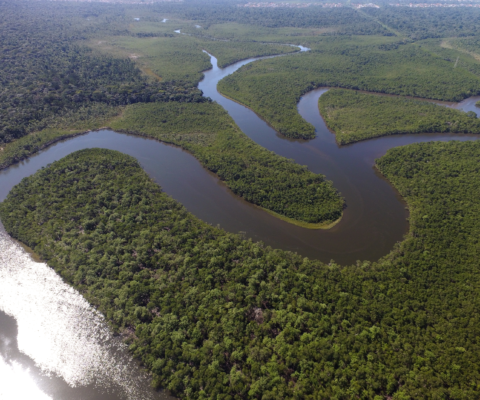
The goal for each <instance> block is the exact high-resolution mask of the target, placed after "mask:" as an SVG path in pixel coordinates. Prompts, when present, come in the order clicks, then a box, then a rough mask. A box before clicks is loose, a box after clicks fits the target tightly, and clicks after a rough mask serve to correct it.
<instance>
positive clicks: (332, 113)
mask: <svg viewBox="0 0 480 400" xmlns="http://www.w3.org/2000/svg"><path fill="white" fill-rule="evenodd" d="M318 105H319V109H320V114H321V115H322V116H323V118H324V120H325V122H326V124H327V126H328V127H329V128H330V129H331V130H333V131H334V132H335V136H336V139H337V142H338V143H339V144H348V143H354V142H357V141H359V140H365V139H370V138H374V137H378V136H386V135H395V134H400V133H426V132H438V133H445V132H451V133H480V120H478V119H477V118H476V117H477V116H476V114H475V113H474V112H470V113H464V112H462V111H459V110H454V109H451V108H447V107H444V106H439V105H436V104H434V103H428V102H426V101H419V100H413V99H408V98H404V97H392V96H380V95H375V94H366V93H359V92H354V91H352V90H344V89H330V90H329V91H328V92H326V93H324V94H323V95H322V96H320V99H319V101H318Z"/></svg>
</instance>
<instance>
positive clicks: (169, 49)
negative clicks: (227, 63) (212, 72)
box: [94, 28, 211, 85]
mask: <svg viewBox="0 0 480 400" xmlns="http://www.w3.org/2000/svg"><path fill="white" fill-rule="evenodd" d="M172 29H173V28H172ZM94 43H95V42H94ZM100 43H101V44H100V45H99V46H96V47H98V48H99V49H100V50H104V51H107V52H109V50H110V49H109V48H108V47H107V46H111V47H113V49H112V50H113V52H115V50H117V51H118V50H122V51H123V54H124V55H125V56H130V57H136V58H135V61H136V63H137V64H138V65H140V66H141V67H147V68H149V69H151V70H152V71H153V72H154V73H155V74H156V75H158V76H159V77H160V78H161V79H162V80H163V81H166V82H171V81H174V82H175V83H176V84H188V85H196V84H197V83H198V81H200V79H202V76H203V75H202V71H205V70H207V69H209V68H210V67H211V64H210V57H208V55H207V54H205V53H203V52H202V49H201V47H200V46H199V45H198V40H196V39H195V38H193V37H189V36H184V35H179V34H175V37H149V38H138V37H131V36H117V37H115V38H113V39H111V40H107V41H106V42H104V41H103V40H102V41H100Z"/></svg>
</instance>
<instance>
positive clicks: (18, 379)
mask: <svg viewBox="0 0 480 400" xmlns="http://www.w3.org/2000/svg"><path fill="white" fill-rule="evenodd" d="M0 229H1V230H0V310H1V312H0V326H1V329H0V380H1V382H2V383H1V384H0V399H5V400H7V399H12V400H13V399H35V400H36V399H55V400H60V399H61V400H76V399H78V400H80V399H105V400H113V399H126V400H127V399H128V400H137V399H146V400H154V399H166V398H167V397H166V396H165V395H163V394H161V393H156V392H154V391H153V390H152V389H150V388H149V378H148V376H147V374H145V373H144V372H143V371H142V370H141V369H140V368H139V366H138V365H137V364H136V363H135V362H134V361H133V360H132V359H131V357H130V355H129V354H128V352H127V348H126V345H124V344H123V343H122V341H121V340H120V338H118V337H114V336H113V335H112V333H111V331H110V329H109V328H108V326H107V325H106V323H105V319H104V317H103V316H102V315H101V314H100V313H99V312H97V311H96V310H95V309H94V308H93V307H92V306H90V305H89V304H88V303H87V301H86V300H85V299H84V298H83V296H82V295H81V294H80V293H78V292H77V291H76V290H75V289H73V288H72V287H71V286H69V285H67V284H66V283H64V282H63V281H62V279H61V278H60V277H59V276H58V275H57V274H56V273H55V271H53V270H52V269H51V268H50V267H49V266H48V265H47V264H44V263H37V262H34V261H32V259H31V257H30V255H29V254H27V253H26V252H25V250H23V248H22V247H21V246H20V245H19V244H17V243H16V242H14V241H13V240H12V239H11V238H10V236H9V235H7V234H6V233H5V232H4V231H3V227H1V226H0ZM7 378H8V379H7Z"/></svg>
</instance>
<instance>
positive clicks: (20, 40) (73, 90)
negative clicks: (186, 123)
mask: <svg viewBox="0 0 480 400" xmlns="http://www.w3.org/2000/svg"><path fill="white" fill-rule="evenodd" d="M30 4H32V3H29V6H28V8H27V7H25V8H23V7H21V3H17V2H7V3H5V2H4V3H2V4H0V12H1V13H2V17H3V19H2V24H1V29H0V145H1V144H4V143H8V142H10V141H12V140H14V139H17V138H19V137H21V136H24V135H25V134H27V133H29V132H33V131H37V130H41V129H44V128H46V127H47V126H48V125H49V122H50V121H51V120H52V118H53V119H54V118H56V117H60V118H62V117H63V116H64V115H66V114H68V113H70V112H71V110H78V109H79V108H82V107H84V106H85V105H92V104H94V103H102V104H107V105H110V106H118V105H126V104H131V103H137V102H157V101H160V102H165V101H171V100H175V101H206V100H207V99H205V98H203V97H202V96H201V93H200V92H199V91H198V89H196V88H193V87H192V86H186V87H180V88H179V87H177V86H173V85H171V84H167V83H161V82H157V81H154V80H149V79H147V78H146V77H145V76H144V75H142V73H141V71H140V70H139V69H138V68H136V67H135V64H134V62H133V61H131V60H129V59H118V58H114V57H109V56H99V55H94V54H92V51H91V50H90V49H88V48H86V47H80V46H77V45H75V44H73V41H74V40H78V39H80V38H83V34H84V33H83V31H82V30H81V29H78V28H75V25H74V24H75V22H76V21H77V19H79V18H80V19H82V18H81V17H79V16H77V15H70V14H68V15H64V14H62V10H63V7H60V8H59V10H58V11H56V9H55V8H53V9H52V8H50V7H47V9H48V11H50V12H52V13H53V15H49V16H48V17H46V18H45V19H43V18H42V17H44V16H45V13H46V11H45V10H42V9H41V7H40V6H35V5H34V6H31V5H30ZM55 17H57V18H58V19H60V21H57V20H56V19H55ZM71 25H73V27H70V26H71ZM84 29H87V28H86V27H85V28H84Z"/></svg>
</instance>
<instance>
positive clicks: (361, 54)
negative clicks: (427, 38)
mask: <svg viewBox="0 0 480 400" xmlns="http://www.w3.org/2000/svg"><path fill="white" fill-rule="evenodd" d="M369 40H370V41H371V42H372V43H369V42H368V41H367V40H364V39H362V40H359V39H356V38H324V39H323V40H322V41H320V42H318V41H317V43H316V45H315V49H313V50H312V51H311V52H308V53H303V54H301V55H295V56H285V57H279V58H275V59H269V60H263V61H258V62H255V63H253V64H248V65H245V66H244V67H242V68H241V69H239V70H238V71H237V72H236V73H234V74H232V75H230V76H228V77H226V78H224V79H223V80H222V81H220V83H219V85H218V88H219V90H220V91H221V92H222V93H223V94H225V95H227V96H229V97H231V98H233V99H235V100H237V101H239V102H241V103H243V104H245V105H247V106H249V107H251V108H252V109H253V110H254V111H255V112H257V113H258V114H259V115H260V116H262V117H263V118H264V119H265V120H266V121H267V122H269V123H270V124H271V125H272V126H273V127H274V128H275V129H276V130H277V131H278V132H280V133H281V134H283V135H285V136H287V137H291V138H305V139H308V138H312V137H314V135H315V132H314V128H313V126H311V125H310V124H308V123H307V122H306V121H304V120H303V119H302V118H301V117H300V115H299V114H298V112H297V103H298V101H299V100H300V97H301V96H302V94H304V93H306V92H308V91H310V90H312V89H314V88H317V87H322V86H333V87H335V86H336V87H342V88H347V89H355V90H366V91H371V92H379V93H388V94H397V95H402V96H414V97H423V98H429V99H437V100H445V101H459V100H462V99H464V98H466V97H469V96H472V95H475V94H477V93H480V79H479V77H477V76H476V75H474V74H473V73H472V72H470V71H469V70H467V69H465V68H463V67H462V66H457V67H456V68H454V67H455V59H453V60H446V59H444V58H442V57H440V56H437V55H435V54H432V53H431V52H429V51H427V50H424V49H423V47H419V46H417V45H416V44H409V43H406V42H402V41H397V42H391V40H389V41H386V42H384V43H383V44H382V43H378V41H374V40H373V39H369ZM392 65H395V68H392Z"/></svg>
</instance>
